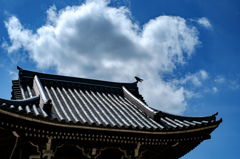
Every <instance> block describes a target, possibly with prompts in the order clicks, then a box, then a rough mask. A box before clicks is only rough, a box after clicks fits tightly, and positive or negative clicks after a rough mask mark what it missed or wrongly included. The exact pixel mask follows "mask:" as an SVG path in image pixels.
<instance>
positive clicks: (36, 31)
mask: <svg viewBox="0 0 240 159" xmlns="http://www.w3.org/2000/svg"><path fill="white" fill-rule="evenodd" d="M239 6H240V2H239V1H237V0H220V1H216V0H209V1H202V0H195V1H190V0H161V1H159V0H151V1H145V0H131V1H130V0H124V1H119V0H112V1H108V2H107V1H104V0H101V1H95V0H92V1H87V2H85V1H80V0H75V1H74V0H71V1H66V0H65V1H62V0H58V1H55V0H36V1H31V0H21V1H16V0H1V1H0V36H1V38H0V46H1V47H0V60H1V64H0V73H1V77H2V78H0V84H1V92H0V97H2V98H7V99H9V98H10V97H11V80H12V79H16V78H17V69H16V67H17V66H20V67H22V68H23V69H28V70H33V71H39V72H46V73H53V74H62V75H71V76H78V77H84V78H94V79H102V80H110V81H119V82H134V76H135V75H137V76H140V77H142V78H143V79H144V81H143V83H141V84H139V88H140V93H141V94H142V95H143V96H144V98H145V100H146V101H147V103H148V104H149V105H150V106H152V107H155V108H157V109H160V110H164V111H167V112H170V113H176V114H183V115H189V116H205V115H211V114H214V113H215V112H219V115H218V117H219V118H223V123H222V124H221V125H220V126H219V128H217V129H216V130H215V131H214V132H213V133H212V139H211V140H207V141H204V142H203V143H202V144H201V145H200V146H198V147H197V148H196V149H195V150H194V151H192V152H190V153H189V154H187V155H186V156H184V157H182V158H183V159H190V158H194V159H202V158H209V159H210V158H211V159H212V158H218V159H225V158H231V159H237V158H238V157H239V154H238V151H239V150H238V149H239V148H238V143H239V142H240V137H239V136H240V126H239V125H238V124H237V121H238V116H239V114H240V106H239V103H240V71H239V68H240V62H239V60H240V53H239V50H240V45H239V43H240V38H239V37H240V31H239V28H240V7H239Z"/></svg>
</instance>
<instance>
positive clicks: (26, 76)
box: [0, 68, 221, 131]
mask: <svg viewBox="0 0 240 159" xmlns="http://www.w3.org/2000/svg"><path fill="white" fill-rule="evenodd" d="M12 99H17V100H1V99H0V109H3V110H8V111H11V112H14V113H21V114H23V115H27V116H29V115H30V116H32V117H36V118H42V119H44V120H48V121H50V122H58V123H63V124H74V125H87V126H94V127H106V128H114V129H134V130H148V131H175V130H188V129H194V128H199V127H204V126H208V125H213V124H216V123H219V122H221V120H220V121H216V117H215V116H216V115H217V114H214V115H212V116H207V117H185V116H177V115H172V114H168V113H164V112H161V111H158V110H154V109H152V108H150V107H148V106H147V105H146V103H145V101H144V100H143V98H142V96H141V95H140V94H139V92H138V88H137V84H136V83H114V82H106V81H99V80H90V79H83V78H75V77H66V76H57V75H49V74H42V73H37V72H31V71H26V70H23V69H20V68H19V80H15V81H13V92H12Z"/></svg>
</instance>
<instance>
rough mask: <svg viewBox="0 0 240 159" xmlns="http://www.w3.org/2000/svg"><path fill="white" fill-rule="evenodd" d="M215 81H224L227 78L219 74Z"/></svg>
mask: <svg viewBox="0 0 240 159" xmlns="http://www.w3.org/2000/svg"><path fill="white" fill-rule="evenodd" d="M214 81H215V82H216V83H224V82H225V81H226V80H225V78H224V77H223V76H220V75H218V76H217V77H216V78H215V79H214Z"/></svg>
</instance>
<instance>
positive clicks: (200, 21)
mask: <svg viewBox="0 0 240 159" xmlns="http://www.w3.org/2000/svg"><path fill="white" fill-rule="evenodd" d="M197 22H198V24H200V25H202V26H204V27H206V28H208V29H211V28H212V24H211V23H210V21H209V20H208V19H207V18H206V17H202V18H199V19H198V20H197Z"/></svg>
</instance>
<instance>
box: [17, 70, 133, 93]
mask: <svg viewBox="0 0 240 159" xmlns="http://www.w3.org/2000/svg"><path fill="white" fill-rule="evenodd" d="M17 69H18V70H19V79H20V82H23V81H24V79H25V78H26V79H28V78H31V79H33V78H34V76H35V75H37V76H38V77H39V78H40V79H43V80H54V81H60V82H72V83H80V84H86V85H100V86H112V87H118V88H122V86H125V87H127V88H129V89H134V90H136V89H137V84H136V83H134V82H132V83H124V82H112V81H104V80H96V79H88V78H80V77H72V76H65V75H53V74H46V73H40V72H34V71H29V70H24V69H22V68H20V67H19V66H18V67H17Z"/></svg>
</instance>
